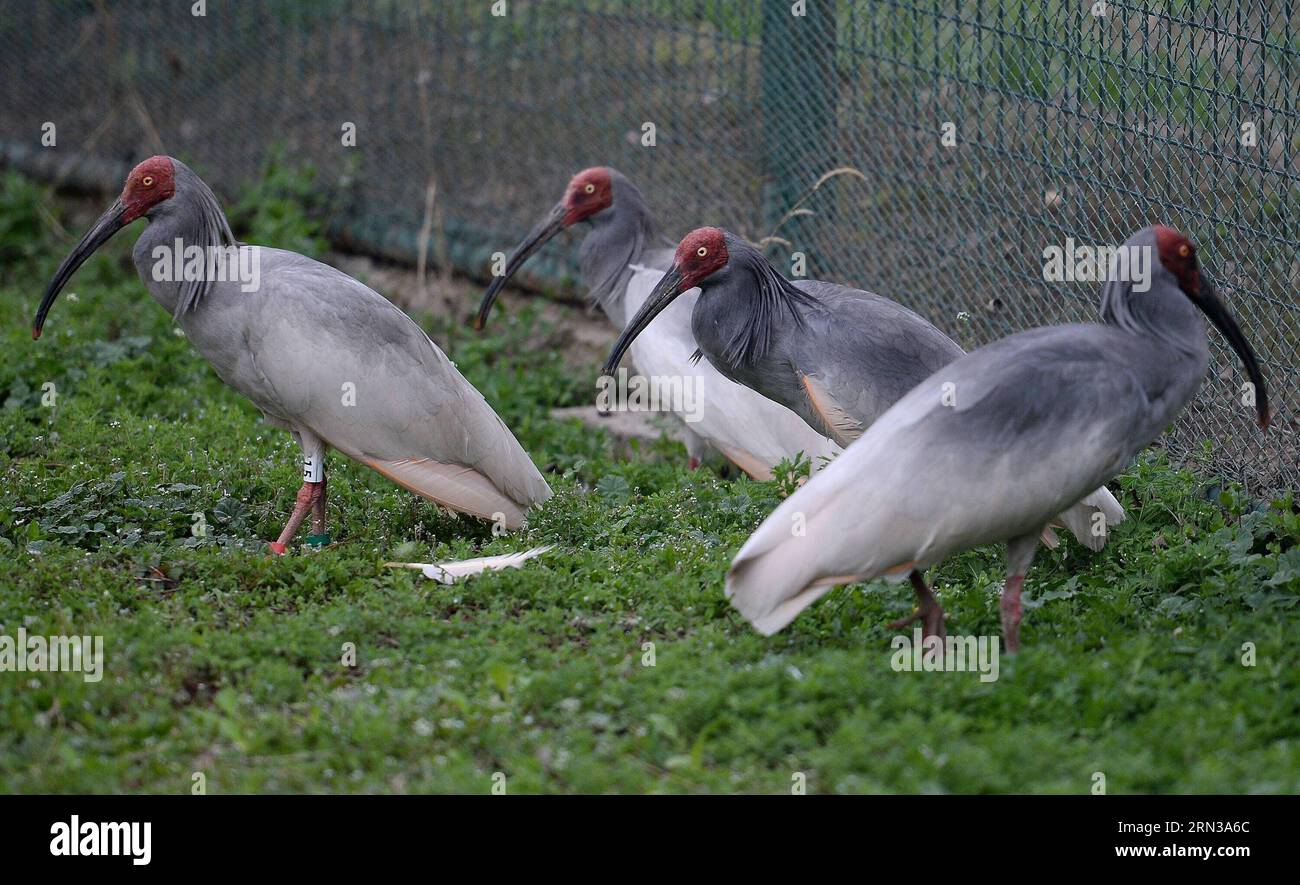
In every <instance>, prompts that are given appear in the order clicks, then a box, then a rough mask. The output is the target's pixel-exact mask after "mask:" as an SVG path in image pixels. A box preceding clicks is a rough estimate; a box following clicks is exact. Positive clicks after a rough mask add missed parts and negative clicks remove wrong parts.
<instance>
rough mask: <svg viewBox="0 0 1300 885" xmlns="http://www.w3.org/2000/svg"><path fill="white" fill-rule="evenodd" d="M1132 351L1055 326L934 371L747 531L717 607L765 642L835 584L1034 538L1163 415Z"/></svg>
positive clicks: (1149, 435)
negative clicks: (728, 605)
mask: <svg viewBox="0 0 1300 885" xmlns="http://www.w3.org/2000/svg"><path fill="white" fill-rule="evenodd" d="M1143 346H1144V345H1142V343H1141V342H1137V341H1135V340H1134V339H1132V338H1131V337H1130V336H1125V335H1124V334H1123V333H1119V332H1116V331H1115V330H1113V329H1109V328H1107V327H1104V326H1096V325H1074V326H1057V327H1050V328H1046V329H1036V330H1033V331H1030V332H1024V333H1021V334H1018V335H1013V336H1011V337H1010V338H1005V339H1003V340H1001V341H999V342H996V343H994V344H992V345H989V346H988V347H985V348H981V349H980V350H977V351H975V352H973V353H970V354H968V355H966V356H964V357H962V358H961V359H959V360H957V361H955V362H953V363H951V364H949V365H947V366H945V367H943V368H941V369H940V370H939V371H938V372H936V373H934V374H933V375H931V376H930V377H929V378H927V379H925V380H924V381H923V382H922V383H921V384H919V385H918V386H917V387H916V388H915V389H913V390H912V391H911V392H910V393H909V394H907V395H906V396H905V397H903V398H902V399H901V400H899V401H898V402H897V403H896V404H895V405H894V406H893V407H892V408H890V409H889V410H888V411H886V413H885V414H884V415H882V416H881V417H880V418H879V419H877V421H876V422H875V424H873V425H872V426H871V427H870V428H868V429H867V431H866V432H865V433H864V434H863V435H862V437H861V438H860V439H858V441H857V442H855V443H853V444H852V445H851V446H849V448H848V449H846V450H845V452H844V454H842V455H841V456H840V457H839V458H837V459H835V461H833V462H832V463H831V464H830V466H829V467H827V468H826V469H825V470H823V471H822V472H821V473H820V474H819V475H817V476H815V477H813V478H812V479H811V480H810V481H809V482H808V483H807V484H805V485H804V486H803V487H802V488H801V489H800V490H799V491H797V492H796V493H795V494H793V495H791V496H790V497H789V498H787V499H786V500H785V501H784V502H783V503H782V504H781V506H780V507H778V508H777V509H776V510H775V511H774V512H773V513H772V515H771V516H770V517H768V519H767V520H766V521H764V522H763V524H762V525H760V526H759V528H758V529H757V530H756V531H755V532H754V534H753V535H752V536H751V537H750V538H749V540H748V541H747V542H746V543H745V545H744V546H743V547H742V548H741V550H740V552H739V553H738V554H737V555H736V558H735V560H734V561H733V562H732V566H731V569H730V571H729V573H728V575H727V586H726V592H727V596H728V597H729V598H730V599H731V600H732V602H733V604H734V605H735V606H736V607H737V608H738V609H739V610H740V611H741V613H742V614H744V615H745V617H746V618H748V619H749V620H750V622H751V623H753V624H754V625H755V627H757V628H758V629H759V630H760V631H762V632H764V633H769V634H770V633H773V632H775V631H777V630H779V629H781V628H782V627H784V626H785V625H786V624H787V623H789V622H790V621H791V620H792V619H793V618H794V617H795V616H796V615H797V614H798V613H799V612H800V611H802V610H803V609H804V608H805V607H807V606H808V605H810V604H811V603H812V602H813V601H815V600H816V599H817V598H819V597H820V596H821V595H822V594H824V593H825V592H826V591H827V590H828V589H830V587H831V586H834V585H835V584H839V583H845V582H848V581H851V580H866V579H870V578H874V577H879V576H881V575H887V574H891V573H892V574H895V575H900V576H901V575H903V574H905V573H906V572H907V571H908V570H909V569H911V568H924V567H926V566H928V565H930V564H932V563H934V562H937V561H939V560H940V559H942V558H944V557H945V556H948V555H949V554H951V553H954V552H957V551H960V550H965V549H969V548H972V547H977V546H980V545H982V544H987V543H991V542H995V541H1003V540H1006V539H1008V538H1014V537H1020V536H1022V535H1025V534H1028V533H1029V532H1038V531H1039V530H1041V529H1042V527H1043V526H1044V525H1046V524H1047V523H1048V521H1049V520H1051V519H1052V517H1053V516H1054V515H1055V514H1057V513H1060V512H1061V511H1062V510H1064V509H1065V508H1066V507H1068V506H1070V505H1072V504H1074V503H1075V502H1078V501H1080V500H1081V499H1083V498H1084V497H1085V495H1089V494H1091V493H1092V492H1093V491H1094V490H1096V489H1097V488H1098V486H1099V485H1100V484H1101V483H1102V482H1103V481H1105V480H1106V479H1109V478H1110V477H1111V476H1113V475H1114V474H1115V473H1117V472H1118V471H1119V470H1120V469H1122V467H1123V466H1124V464H1126V463H1127V461H1128V460H1129V458H1131V457H1132V456H1133V454H1134V453H1135V452H1137V451H1138V449H1140V448H1141V447H1142V446H1144V445H1146V444H1147V443H1148V442H1149V441H1150V440H1151V439H1153V438H1154V437H1155V436H1156V435H1157V434H1158V433H1159V431H1160V429H1161V427H1162V426H1163V424H1162V423H1161V422H1162V421H1164V420H1166V419H1167V418H1168V417H1169V415H1170V409H1169V406H1170V405H1171V404H1169V403H1163V402H1160V401H1159V400H1160V397H1161V395H1162V393H1163V392H1162V391H1160V390H1153V389H1150V385H1144V384H1143V383H1142V382H1141V381H1140V380H1139V378H1138V376H1137V375H1136V374H1135V373H1133V372H1132V371H1130V370H1129V369H1128V367H1129V366H1131V365H1133V364H1134V361H1140V360H1141V358H1142V354H1141V353H1139V352H1138V351H1139V350H1140V348H1141V347H1143ZM1178 405H1179V406H1181V404H1178Z"/></svg>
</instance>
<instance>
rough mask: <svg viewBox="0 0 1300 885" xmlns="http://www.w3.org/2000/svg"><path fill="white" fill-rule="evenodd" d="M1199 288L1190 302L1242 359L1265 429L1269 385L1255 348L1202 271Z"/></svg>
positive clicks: (1261, 424)
mask: <svg viewBox="0 0 1300 885" xmlns="http://www.w3.org/2000/svg"><path fill="white" fill-rule="evenodd" d="M1200 283H1201V285H1200V291H1198V292H1197V294H1196V295H1195V296H1193V297H1192V303H1193V304H1195V305H1196V306H1197V307H1199V308H1200V309H1201V312H1202V313H1204V314H1205V315H1206V316H1207V317H1209V318H1210V322H1212V323H1214V326H1215V328H1216V329H1218V330H1219V331H1220V332H1222V333H1223V337H1224V338H1227V339H1228V343H1229V344H1230V345H1232V349H1233V350H1235V351H1236V352H1237V356H1239V357H1241V362H1242V364H1243V365H1245V367H1246V375H1247V377H1249V378H1250V383H1251V384H1252V385H1253V386H1254V388H1255V416H1256V420H1257V423H1258V424H1259V427H1260V429H1261V430H1267V429H1268V425H1269V421H1270V420H1272V414H1271V412H1270V411H1269V407H1268V388H1267V387H1265V386H1264V373H1263V372H1261V371H1260V370H1259V360H1258V359H1256V358H1255V351H1254V350H1253V349H1252V348H1251V346H1250V342H1248V341H1247V340H1246V336H1245V335H1243V334H1242V332H1241V326H1239V325H1237V320H1236V318H1235V317H1233V315H1232V314H1231V313H1229V312H1228V308H1227V307H1225V306H1224V304H1223V300H1222V299H1220V298H1219V294H1218V292H1216V291H1215V289H1214V285H1213V284H1212V283H1211V282H1210V280H1209V279H1208V278H1207V277H1206V275H1205V274H1204V273H1202V274H1201V275H1200Z"/></svg>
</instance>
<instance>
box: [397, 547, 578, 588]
mask: <svg viewBox="0 0 1300 885" xmlns="http://www.w3.org/2000/svg"><path fill="white" fill-rule="evenodd" d="M553 546H554V545H553V544H547V545H546V546H545V547H534V548H533V549H532V550H525V551H524V552H523V553H503V554H501V555H500V556H480V557H479V558H478V559H462V560H461V561H460V562H439V563H432V562H386V563H384V565H386V566H388V567H389V568H418V569H419V570H420V571H422V572H424V576H425V577H426V578H429V579H430V580H433V581H441V582H442V583H444V584H454V583H456V579H457V578H465V577H468V576H470V575H477V574H478V573H479V572H487V571H493V570H495V569H503V568H519V566H521V565H523V564H524V563H525V562H527V561H528V560H530V559H532V558H533V557H534V556H541V555H542V554H543V553H545V552H546V551H547V550H550V549H551V548H552V547H553Z"/></svg>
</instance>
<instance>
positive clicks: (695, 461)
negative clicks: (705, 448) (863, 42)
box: [686, 457, 700, 470]
mask: <svg viewBox="0 0 1300 885" xmlns="http://www.w3.org/2000/svg"><path fill="white" fill-rule="evenodd" d="M686 466H687V467H688V468H690V469H691V470H699V469H700V459H699V458H694V457H692V458H687V459H686Z"/></svg>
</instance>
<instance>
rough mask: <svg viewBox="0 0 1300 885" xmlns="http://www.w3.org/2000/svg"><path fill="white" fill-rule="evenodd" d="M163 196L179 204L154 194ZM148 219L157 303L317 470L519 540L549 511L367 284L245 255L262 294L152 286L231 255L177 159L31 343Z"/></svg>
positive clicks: (145, 262)
mask: <svg viewBox="0 0 1300 885" xmlns="http://www.w3.org/2000/svg"><path fill="white" fill-rule="evenodd" d="M160 185H167V186H168V187H174V192H172V193H165V192H158V189H159V186H160ZM133 207H134V208H133ZM141 215H146V216H147V217H148V218H149V219H150V224H149V226H148V227H147V228H146V229H145V230H144V231H143V233H142V234H141V236H140V239H139V240H138V241H137V243H136V246H135V250H134V253H133V257H134V261H135V265H136V269H137V270H138V271H139V274H140V277H141V279H142V280H143V281H144V282H145V284H146V286H147V287H148V289H149V292H150V294H151V295H153V297H154V299H155V300H156V301H157V302H158V303H159V304H160V305H162V306H163V307H164V308H165V309H166V310H168V311H169V312H170V313H171V314H172V315H173V316H174V317H175V319H176V322H177V324H178V325H179V326H180V328H181V329H182V330H183V331H184V332H185V334H186V336H187V338H188V339H189V340H190V342H191V343H192V344H193V345H194V347H195V348H196V349H197V350H198V351H199V352H200V353H201V354H202V355H203V356H204V358H206V359H207V360H208V362H209V363H211V365H212V367H213V369H214V370H215V371H216V373H217V375H218V376H219V377H220V378H221V379H222V381H224V382H225V383H226V384H228V385H229V386H230V387H232V388H234V389H235V390H237V391H238V392H239V393H241V394H243V395H244V396H245V397H247V398H248V399H249V400H251V401H252V402H253V403H254V404H255V405H256V406H257V407H258V408H259V409H261V410H262V412H263V414H264V415H265V416H266V418H267V420H268V421H270V422H271V423H272V424H275V425H276V426H279V427H282V428H285V429H287V430H289V431H291V432H292V433H293V435H294V438H295V439H296V440H297V441H298V442H299V444H300V445H301V446H302V448H303V452H304V456H305V458H306V459H307V460H311V459H317V462H316V463H320V462H321V461H323V458H324V455H325V452H326V450H327V448H330V447H332V448H336V449H338V450H339V451H341V452H343V453H344V454H346V455H348V456H349V457H352V458H354V459H356V460H358V461H361V462H362V463H365V464H367V465H368V466H370V467H372V468H374V469H376V470H378V471H380V472H381V473H383V474H384V475H386V476H388V477H389V478H390V479H393V480H394V481H395V482H398V483H399V484H401V485H404V486H405V487H407V488H409V489H411V490H412V491H414V492H416V493H418V494H421V495H423V496H425V497H427V498H430V499H432V500H434V501H437V502H439V503H441V504H444V505H445V506H447V507H450V508H452V509H456V510H460V511H462V512H466V513H470V514H472V515H475V516H478V517H481V518H484V519H496V520H499V521H501V522H503V523H504V524H505V525H507V526H511V527H513V526H518V525H519V524H521V523H522V522H523V519H524V514H525V512H526V510H527V509H528V508H529V507H531V506H532V505H534V504H537V503H540V502H541V501H544V500H546V499H547V498H548V497H550V494H551V491H550V488H549V487H548V486H547V484H546V481H545V480H544V479H543V478H542V476H541V474H540V473H539V472H538V471H537V468H536V467H535V466H534V465H533V463H532V461H531V460H530V459H529V458H528V455H527V454H526V453H525V452H524V450H523V449H522V448H521V447H520V445H519V443H518V442H517V441H516V440H515V438H514V436H513V435H512V434H511V433H510V431H509V430H508V429H507V428H506V426H505V424H504V423H503V422H502V421H501V419H500V418H498V417H497V415H496V414H495V412H493V411H492V409H491V407H490V406H489V405H488V404H487V402H486V401H485V400H484V399H483V397H482V395H481V394H479V392H478V391H477V390H475V389H474V388H473V386H471V385H470V384H469V382H468V381H466V380H465V378H464V377H463V376H462V375H461V374H460V372H458V371H457V370H456V368H455V366H453V365H452V364H451V362H450V361H449V360H448V359H447V357H446V356H445V355H444V354H443V352H442V351H441V350H440V349H439V348H438V347H437V345H435V344H434V343H433V342H432V341H431V340H430V339H429V337H428V336H427V335H426V334H425V333H424V331H423V330H422V329H420V327H419V326H418V325H416V323H415V322H414V321H413V320H411V319H410V318H409V317H408V316H406V315H405V314H404V313H402V312H401V311H400V310H398V309H397V308H396V307H395V306H394V305H393V304H391V303H390V302H389V301H388V300H387V299H385V298H384V297H383V296H381V295H379V294H378V293H377V292H375V291H374V290H372V289H370V288H369V287H367V286H365V285H364V284H362V283H360V282H359V281H357V280H354V279H352V278H351V277H349V276H347V275H346V274H344V273H342V272H340V271H338V270H336V269H334V268H332V267H329V266H328V265H325V264H322V263H320V262H318V261H314V260H312V259H311V258H307V257H306V256H303V255H298V254H296V253H293V252H286V251H283V250H280V249H272V248H266V247H261V246H252V245H247V244H238V245H237V247H236V248H237V250H238V251H237V253H235V254H237V256H238V258H239V266H242V267H246V268H250V269H256V273H255V275H254V276H255V277H256V278H257V279H256V283H257V284H256V285H255V286H254V280H249V279H220V278H217V276H216V274H215V272H214V268H213V267H212V266H211V265H209V266H208V267H206V268H205V270H204V273H203V274H202V275H201V278H200V279H192V278H187V279H180V280H177V279H171V278H167V277H165V276H163V275H161V274H158V273H155V267H156V265H157V263H158V261H159V257H158V256H159V255H166V254H167V253H168V252H169V250H174V249H175V246H176V243H177V241H178V240H179V241H180V243H181V245H182V247H184V248H186V249H188V248H190V247H193V246H198V247H201V248H206V247H210V246H230V245H231V244H233V243H234V237H233V235H232V234H231V232H230V227H229V224H228V223H227V222H226V219H225V215H224V213H222V211H221V208H220V206H219V205H218V204H217V202H216V198H215V197H214V196H213V194H212V191H211V190H210V189H209V188H208V187H207V185H206V184H204V183H203V182H202V181H201V180H200V179H199V178H198V176H196V175H195V174H194V173H193V172H192V171H190V170H189V169H188V167H186V166H185V165H184V164H183V163H181V162H179V161H176V160H174V159H171V158H166V157H154V158H151V159H150V160H147V161H145V162H144V163H142V164H140V166H138V167H136V169H135V170H133V172H132V175H131V177H129V178H128V183H127V187H126V189H125V190H124V191H123V197H122V198H121V199H119V200H118V201H117V203H115V204H114V206H113V207H112V208H110V210H109V212H107V213H105V216H104V217H103V218H101V221H100V222H99V223H98V224H97V225H96V227H95V228H93V229H92V233H94V234H95V236H94V237H89V236H88V240H87V241H83V244H82V245H80V246H79V247H78V249H77V250H76V251H74V253H73V254H72V255H70V256H69V258H68V259H66V260H65V262H64V265H63V266H61V267H60V269H59V272H58V274H56V277H55V281H54V283H52V284H51V287H50V289H49V291H47V294H46V297H45V300H44V301H43V302H42V305H41V310H40V311H39V312H38V315H37V321H36V323H35V325H34V334H37V335H39V332H40V327H41V324H42V323H43V321H44V316H45V313H46V312H47V311H48V309H49V306H50V303H52V301H53V300H54V297H55V296H57V294H58V290H59V288H60V287H61V286H62V285H63V284H64V283H65V282H66V280H67V278H68V277H70V276H71V274H72V273H73V272H74V271H75V270H76V267H77V266H78V265H79V264H80V263H81V262H82V261H84V260H85V257H86V256H87V255H88V254H89V252H90V251H93V247H94V246H96V245H99V244H100V243H102V242H104V241H106V239H107V238H108V237H110V236H111V235H112V233H113V231H115V230H116V229H118V228H120V227H121V226H122V225H123V224H124V223H129V222H130V221H131V220H134V218H136V217H140V216H141ZM246 289H247V290H248V291H246ZM311 482H314V483H315V484H316V485H318V486H319V494H320V495H322V497H320V498H319V501H318V503H319V506H320V508H321V513H320V514H319V519H320V521H321V522H322V524H323V507H324V499H323V492H324V483H323V480H322V478H320V477H317V479H316V480H312V481H311ZM304 488H306V486H304ZM313 501H315V499H313ZM299 503H300V504H301V503H302V502H301V501H300V502H299ZM295 513H296V515H297V511H295ZM297 519H299V520H300V519H301V516H300V515H297ZM296 525H297V523H296V522H294V521H293V520H291V527H292V529H293V530H296ZM286 534H287V536H288V537H289V538H291V537H292V534H293V531H291V530H290V527H286ZM281 546H283V545H281Z"/></svg>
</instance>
